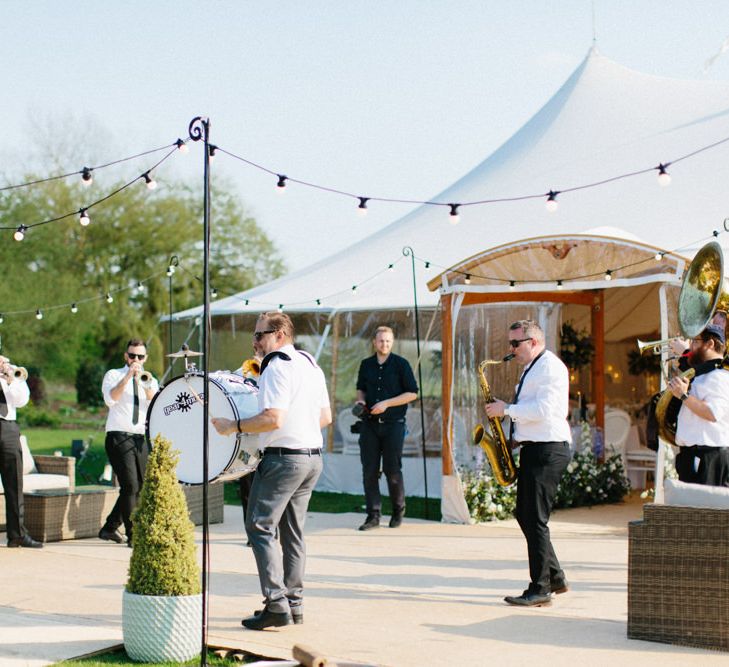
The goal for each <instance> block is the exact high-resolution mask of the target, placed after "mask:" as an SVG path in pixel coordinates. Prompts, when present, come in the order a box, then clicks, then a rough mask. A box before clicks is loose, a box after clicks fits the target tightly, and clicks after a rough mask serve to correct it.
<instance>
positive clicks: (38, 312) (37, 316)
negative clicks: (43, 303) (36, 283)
mask: <svg viewBox="0 0 729 667" xmlns="http://www.w3.org/2000/svg"><path fill="white" fill-rule="evenodd" d="M35 319H36V320H42V319H43V311H42V310H41V309H40V308H38V310H36V311H35Z"/></svg>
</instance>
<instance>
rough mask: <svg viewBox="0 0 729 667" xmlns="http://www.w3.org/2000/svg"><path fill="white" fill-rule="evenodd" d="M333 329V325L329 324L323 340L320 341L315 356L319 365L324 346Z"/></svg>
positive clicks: (322, 337) (323, 334) (322, 336)
mask: <svg viewBox="0 0 729 667" xmlns="http://www.w3.org/2000/svg"><path fill="white" fill-rule="evenodd" d="M331 329H332V323H331V321H329V322H327V324H326V326H325V327H324V332H323V333H322V335H321V338H320V339H319V346H318V347H317V348H316V354H315V355H314V359H315V360H316V363H319V357H320V356H321V353H322V350H324V344H325V343H326V342H327V338H329V332H330V331H331Z"/></svg>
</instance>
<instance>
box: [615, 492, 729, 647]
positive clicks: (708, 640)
mask: <svg viewBox="0 0 729 667" xmlns="http://www.w3.org/2000/svg"><path fill="white" fill-rule="evenodd" d="M628 534H629V556H628V637H629V638H631V639H645V640H648V641H656V642H666V643H669V644H680V645H683V646H693V647H698V648H710V649H718V650H723V651H729V509H711V508H707V507H679V506H669V505H645V506H644V508H643V520H642V521H632V522H631V523H630V524H629V527H628Z"/></svg>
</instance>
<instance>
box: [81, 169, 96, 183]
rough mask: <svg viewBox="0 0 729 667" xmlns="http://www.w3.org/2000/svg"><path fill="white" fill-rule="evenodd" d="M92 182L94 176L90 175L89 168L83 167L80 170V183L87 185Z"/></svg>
mask: <svg viewBox="0 0 729 667" xmlns="http://www.w3.org/2000/svg"><path fill="white" fill-rule="evenodd" d="M93 182H94V177H93V176H92V175H91V169H89V168H88V167H84V168H83V169H82V170H81V185H84V186H86V187H89V185H91V184H92V183H93Z"/></svg>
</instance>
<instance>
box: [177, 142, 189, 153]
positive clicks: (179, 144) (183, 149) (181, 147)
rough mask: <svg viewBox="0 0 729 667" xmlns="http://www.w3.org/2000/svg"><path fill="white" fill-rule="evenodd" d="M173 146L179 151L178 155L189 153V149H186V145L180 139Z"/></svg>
mask: <svg viewBox="0 0 729 667" xmlns="http://www.w3.org/2000/svg"><path fill="white" fill-rule="evenodd" d="M175 146H177V150H178V151H180V153H189V152H190V149H189V148H188V146H187V144H186V143H185V142H184V141H183V140H182V139H178V140H177V141H176V142H175Z"/></svg>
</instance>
